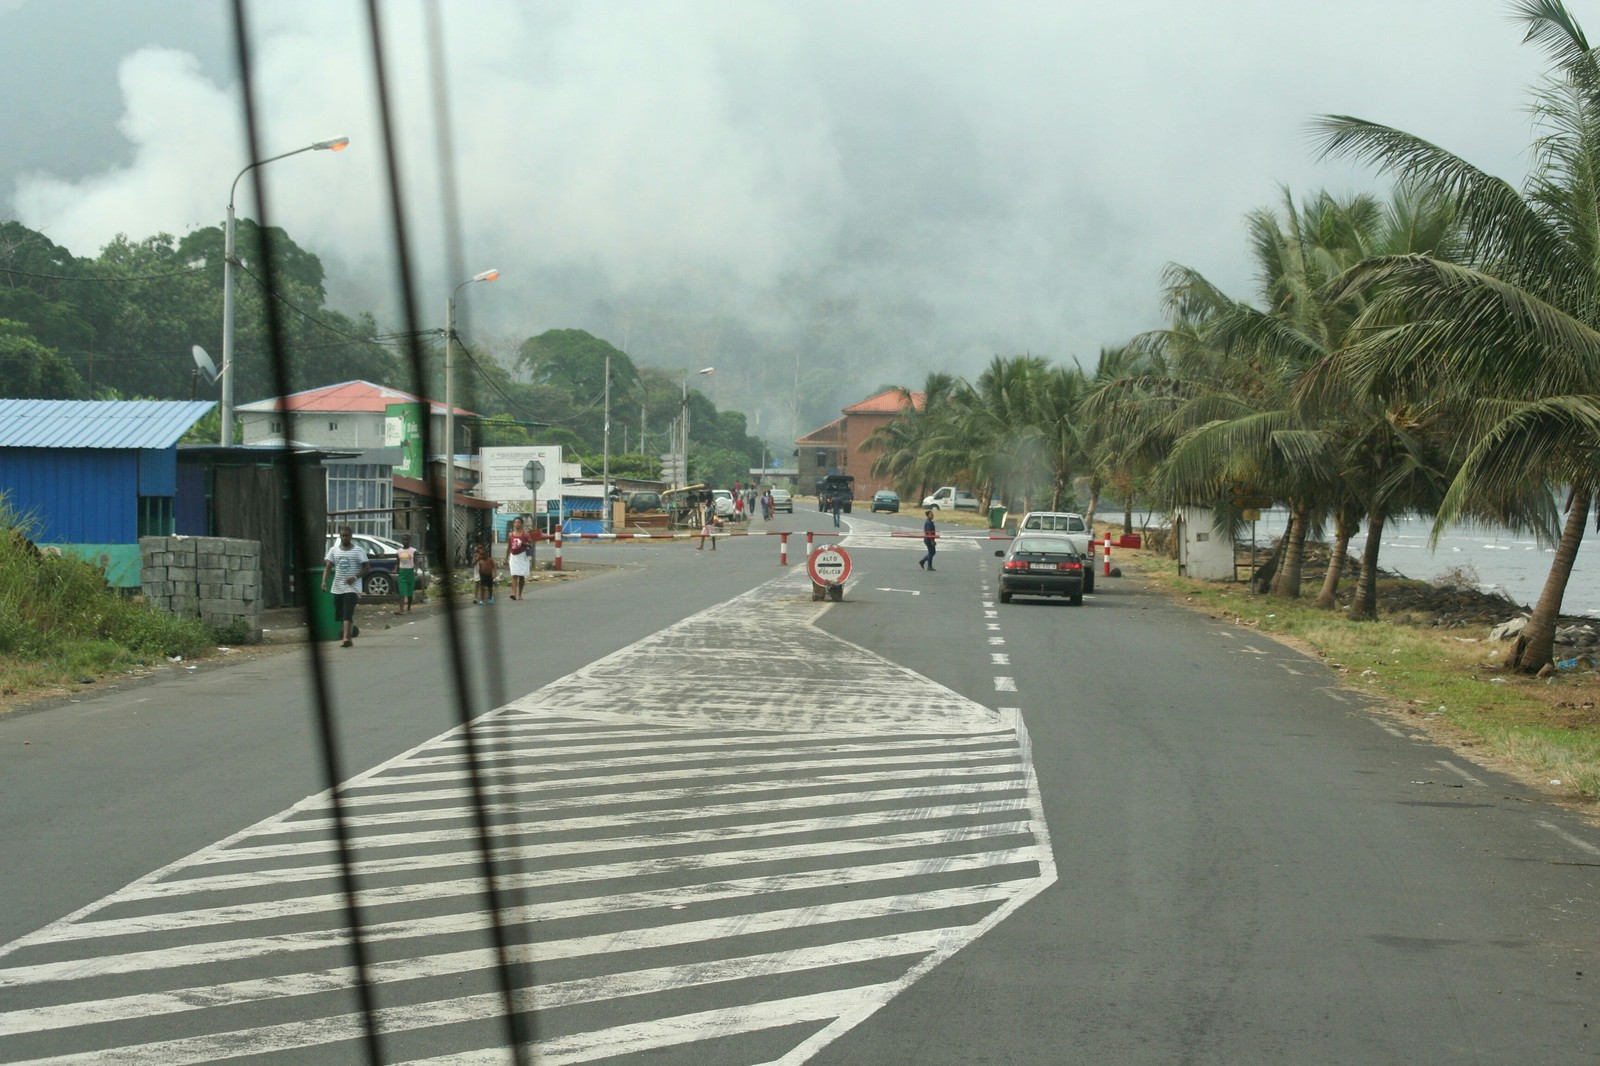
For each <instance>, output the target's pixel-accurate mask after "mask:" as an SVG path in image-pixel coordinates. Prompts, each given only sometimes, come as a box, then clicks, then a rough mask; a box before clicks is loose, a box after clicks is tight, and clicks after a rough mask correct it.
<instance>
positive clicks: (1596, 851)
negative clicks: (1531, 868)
mask: <svg viewBox="0 0 1600 1066" xmlns="http://www.w3.org/2000/svg"><path fill="white" fill-rule="evenodd" d="M1536 824H1537V825H1539V826H1540V827H1541V828H1543V829H1548V830H1550V832H1552V833H1554V834H1555V835H1556V836H1558V837H1560V838H1561V839H1562V840H1565V841H1566V842H1567V843H1568V844H1571V845H1572V846H1573V847H1575V848H1577V849H1578V850H1579V851H1581V852H1583V853H1585V854H1587V855H1600V848H1597V847H1595V846H1594V845H1593V844H1591V843H1589V842H1588V841H1587V840H1584V839H1583V838H1582V837H1577V836H1573V835H1572V834H1571V833H1569V832H1567V831H1566V830H1565V829H1562V828H1561V827H1560V826H1558V825H1555V824H1554V823H1551V822H1546V821H1542V820H1541V821H1539V822H1537V823H1536Z"/></svg>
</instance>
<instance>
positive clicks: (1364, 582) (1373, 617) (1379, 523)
mask: <svg viewBox="0 0 1600 1066" xmlns="http://www.w3.org/2000/svg"><path fill="white" fill-rule="evenodd" d="M1382 543H1383V516H1382V515H1372V516H1371V518H1370V519H1369V520H1368V521H1367V540H1366V544H1365V545H1364V546H1363V547H1362V549H1361V576H1360V577H1358V578H1356V595H1355V599H1353V600H1351V601H1350V614H1349V616H1348V617H1350V618H1354V619H1355V620H1357V621H1359V622H1376V621H1377V620H1378V547H1379V545H1381V544H1382Z"/></svg>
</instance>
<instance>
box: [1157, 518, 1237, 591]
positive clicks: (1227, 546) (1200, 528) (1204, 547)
mask: <svg viewBox="0 0 1600 1066" xmlns="http://www.w3.org/2000/svg"><path fill="white" fill-rule="evenodd" d="M1215 520H1216V516H1215V514H1213V513H1212V511H1211V509H1210V508H1207V507H1186V508H1181V509H1180V510H1179V511H1178V513H1177V514H1176V515H1174V516H1173V519H1172V526H1173V532H1174V533H1175V534H1176V535H1177V536H1178V573H1180V574H1182V575H1183V576H1185V577H1192V578H1194V579H1195V580H1197V581H1232V580H1233V579H1234V572H1233V538H1232V537H1230V536H1228V534H1227V532H1226V531H1224V532H1222V533H1218V532H1217V531H1216V530H1214V529H1213V528H1211V523H1212V522H1214V521H1215Z"/></svg>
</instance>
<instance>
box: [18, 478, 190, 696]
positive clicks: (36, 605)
mask: <svg viewBox="0 0 1600 1066" xmlns="http://www.w3.org/2000/svg"><path fill="white" fill-rule="evenodd" d="M28 533H29V527H28V525H27V523H25V522H21V521H19V520H18V518H17V516H15V515H13V514H10V513H8V512H7V511H6V509H5V503H4V501H3V500H0V696H17V695H23V694H27V693H35V692H37V693H40V694H43V693H46V692H48V691H50V690H52V689H59V688H61V687H63V686H67V685H76V684H80V683H84V682H86V681H94V680H97V679H99V678H100V677H103V676H105V675H107V674H113V673H119V672H124V671H127V670H132V669H136V668H138V667H141V666H144V665H145V664H146V663H147V662H151V661H156V660H157V658H158V657H160V656H168V655H182V656H184V657H185V658H188V657H191V656H194V655H196V654H197V653H199V652H201V651H203V650H205V649H207V648H209V647H211V646H212V645H214V644H215V643H216V635H215V634H214V633H212V632H211V630H209V629H207V628H206V627H205V626H204V625H202V624H201V623H200V621H199V620H198V619H193V618H176V617H174V616H172V615H170V614H167V613H166V612H164V611H160V610H157V609H155V608H153V607H150V606H148V605H146V604H145V603H143V602H141V601H138V600H135V599H133V598H130V597H127V596H124V595H121V594H119V593H118V592H116V591H115V590H113V589H110V588H108V587H107V586H106V582H105V576H104V575H103V574H101V572H100V571H99V569H97V568H96V567H94V566H92V565H91V564H89V563H86V562H84V561H83V560H81V559H74V558H72V557H70V556H58V555H53V554H51V553H48V552H39V551H37V550H35V549H34V547H33V545H32V544H31V543H30V542H29V541H28V539H27V536H28Z"/></svg>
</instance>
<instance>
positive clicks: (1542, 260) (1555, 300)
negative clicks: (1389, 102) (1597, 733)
mask: <svg viewBox="0 0 1600 1066" xmlns="http://www.w3.org/2000/svg"><path fill="white" fill-rule="evenodd" d="M1512 10H1513V12H1514V16H1515V18H1516V20H1517V21H1519V22H1520V23H1521V24H1522V25H1523V26H1524V27H1525V30H1526V36H1525V40H1527V41H1531V42H1534V43H1536V44H1537V45H1539V46H1541V47H1543V48H1544V49H1545V51H1546V52H1547V53H1548V55H1549V57H1550V60H1551V63H1552V67H1553V69H1552V71H1551V74H1550V76H1549V77H1548V78H1547V79H1546V81H1545V82H1544V83H1543V84H1542V86H1541V87H1540V88H1539V89H1538V90H1537V91H1536V93H1535V97H1534V108H1533V113H1534V116H1535V119H1536V121H1537V122H1538V124H1539V126H1540V136H1539V137H1538V139H1537V140H1536V141H1535V143H1534V159H1535V164H1534V167H1533V170H1532V173H1531V175H1530V177H1529V178H1528V181H1527V184H1526V186H1525V189H1524V191H1523V192H1521V193H1519V192H1517V191H1516V190H1515V189H1514V188H1513V187H1512V186H1511V185H1509V184H1508V183H1506V182H1504V181H1502V180H1500V179H1498V178H1494V177H1492V176H1490V175H1488V174H1485V173H1484V172H1482V171H1481V170H1479V169H1477V168H1476V167H1473V166H1471V165H1470V164H1468V163H1467V162H1465V161H1464V160H1462V159H1461V158H1460V157H1458V156H1455V155H1453V154H1451V153H1449V152H1447V151H1445V150H1444V149H1442V148H1439V147H1437V146H1435V145H1433V144H1431V143H1429V142H1427V141H1424V140H1422V139H1421V138H1419V137H1416V136H1414V135H1412V134H1409V133H1405V132H1403V131H1400V130H1396V129H1393V128H1390V127H1387V126H1382V125H1378V124H1376V123H1372V122H1367V121H1364V120H1361V119H1357V118H1353V117H1350V116H1343V115H1332V116H1325V117H1323V118H1322V119H1320V120H1319V122H1318V130H1319V132H1320V134H1321V142H1322V148H1323V152H1324V154H1325V155H1343V156H1351V157H1354V158H1356V159H1360V160H1364V161H1367V162H1371V163H1375V164H1377V165H1378V166H1380V167H1381V168H1382V169H1384V170H1386V171H1388V172H1390V173H1394V174H1397V175H1399V176H1400V177H1401V178H1402V180H1404V181H1407V182H1410V183H1414V184H1417V185H1420V186H1426V187H1428V188H1431V189H1434V190H1437V191H1439V192H1440V193H1442V194H1444V195H1446V196H1448V197H1449V198H1450V200H1451V201H1452V203H1453V204H1454V206H1455V208H1456V210H1457V213H1458V216H1459V217H1460V219H1461V221H1462V224H1463V226H1464V229H1465V235H1466V239H1467V251H1466V256H1465V258H1464V259H1463V261H1462V263H1463V264H1464V265H1462V264H1456V263H1451V262H1447V261H1444V260H1443V259H1441V258H1439V257H1437V256H1433V255H1425V254H1424V255H1404V256H1379V257H1375V258H1373V259H1369V260H1368V261H1366V262H1364V263H1362V264H1360V265H1359V266H1357V267H1355V268H1354V269H1353V270H1352V271H1351V272H1350V274H1349V275H1348V276H1347V278H1346V279H1345V282H1344V284H1343V285H1342V286H1341V289H1340V292H1339V293H1338V294H1336V295H1351V296H1363V295H1369V294H1371V295H1372V296H1373V299H1372V301H1371V304H1370V305H1369V307H1368V308H1367V310H1366V312H1364V314H1363V317H1362V320H1361V321H1360V322H1358V324H1357V325H1358V328H1367V327H1370V333H1368V334H1366V335H1365V336H1364V339H1363V340H1362V342H1361V343H1360V344H1358V345H1356V346H1355V347H1354V348H1353V350H1352V351H1351V352H1349V353H1348V354H1346V355H1345V356H1343V357H1341V358H1340V360H1339V370H1340V372H1341V373H1343V374H1345V375H1347V376H1349V378H1350V379H1351V380H1352V381H1353V382H1355V383H1357V385H1358V386H1359V387H1362V388H1365V389H1367V390H1368V391H1370V392H1380V393H1381V392H1384V391H1386V390H1403V391H1404V392H1405V393H1406V394H1408V395H1410V396H1412V397H1416V398H1424V397H1434V398H1438V397H1447V398H1450V399H1453V400H1454V401H1455V402H1456V404H1457V405H1458V406H1459V408H1460V409H1461V410H1463V411H1464V412H1466V417H1465V419H1464V422H1463V426H1464V429H1465V431H1466V433H1467V434H1468V436H1467V441H1466V443H1467V445H1468V448H1469V450H1468V452H1467V455H1466V457H1465V460H1464V461H1463V462H1462V464H1461V467H1460V469H1459V471H1458V472H1457V473H1456V475H1455V477H1454V479H1453V481H1452V482H1451V484H1450V487H1449V489H1448V491H1447V492H1446V494H1445V496H1444V499H1443V501H1442V502H1441V504H1440V507H1439V510H1438V516H1437V521H1436V524H1435V536H1437V535H1438V532H1439V531H1440V530H1441V529H1442V528H1443V526H1444V524H1445V523H1447V522H1449V521H1451V520H1452V519H1454V518H1456V517H1458V516H1460V515H1462V514H1465V513H1474V512H1478V513H1499V514H1501V515H1502V516H1503V517H1507V518H1509V519H1510V520H1511V521H1514V522H1520V523H1522V524H1524V525H1531V526H1535V527H1537V525H1538V523H1539V519H1540V517H1541V512H1542V511H1543V510H1544V508H1542V507H1541V506H1540V505H1538V504H1535V505H1534V506H1533V507H1532V509H1531V510H1522V511H1518V510H1517V509H1516V506H1515V501H1516V500H1517V499H1518V498H1520V499H1521V500H1522V501H1523V502H1524V504H1526V502H1527V500H1528V499H1529V497H1528V495H1527V493H1528V488H1529V483H1530V482H1537V481H1542V482H1544V484H1545V487H1546V489H1547V490H1548V491H1560V492H1562V493H1563V494H1564V495H1565V497H1566V507H1567V518H1566V521H1565V523H1564V524H1563V526H1562V529H1561V533H1560V536H1559V539H1558V540H1557V543H1556V551H1555V557H1554V560H1553V562H1552V565H1551V568H1550V573H1549V576H1548V577H1547V578H1546V580H1545V585H1544V589H1543V591H1542V592H1541V594H1540V597H1539V602H1538V604H1537V606H1536V607H1535V608H1534V611H1533V614H1532V616H1531V618H1530V619H1529V622H1528V625H1527V627H1526V628H1525V629H1524V630H1523V632H1522V635H1521V637H1520V638H1519V639H1518V642H1517V644H1516V646H1515V648H1514V658H1515V664H1516V667H1517V668H1518V669H1520V670H1522V671H1524V672H1530V673H1531V672H1535V671H1538V670H1539V669H1541V668H1543V667H1544V666H1545V665H1547V664H1548V663H1549V662H1550V658H1551V649H1552V645H1553V641H1554V636H1555V626H1556V622H1557V619H1558V617H1559V615H1560V608H1561V600H1562V597H1563V595H1564V593H1565V590H1566V584H1567V580H1568V577H1569V575H1570V573H1571V570H1572V564H1573V561H1574V559H1575V558H1576V556H1577V551H1578V546H1579V544H1580V543H1581V542H1582V539H1583V534H1584V530H1585V527H1586V525H1587V522H1588V517H1589V513H1590V509H1591V507H1592V506H1593V504H1594V500H1595V495H1596V490H1597V487H1600V471H1597V468H1596V463H1595V456H1596V455H1597V454H1600V451H1597V450H1600V255H1597V250H1600V214H1597V211H1596V205H1597V204H1600V60H1597V57H1596V55H1595V53H1594V51H1593V50H1592V49H1591V48H1590V47H1589V43H1588V40H1587V39H1586V38H1585V36H1584V34H1583V31H1582V30H1581V28H1580V27H1579V26H1578V24H1577V22H1576V20H1574V19H1573V18H1572V16H1571V15H1570V14H1569V13H1568V12H1567V10H1566V8H1565V5H1564V4H1562V3H1561V2H1560V0H1519V2H1518V3H1516V4H1514V5H1513V7H1512Z"/></svg>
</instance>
